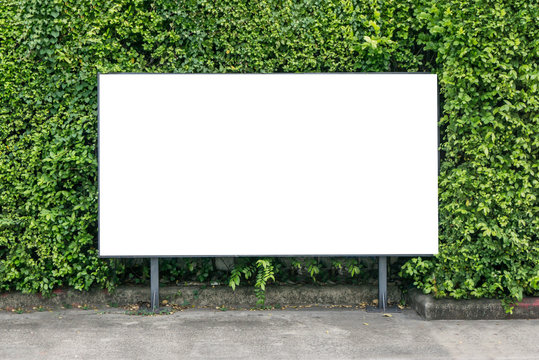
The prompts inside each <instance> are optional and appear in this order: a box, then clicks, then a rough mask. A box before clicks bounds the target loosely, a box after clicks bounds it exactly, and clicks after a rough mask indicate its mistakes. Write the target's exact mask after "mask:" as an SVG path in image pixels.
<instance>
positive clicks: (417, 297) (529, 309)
mask: <svg viewBox="0 0 539 360" xmlns="http://www.w3.org/2000/svg"><path fill="white" fill-rule="evenodd" d="M405 299H406V303H407V304H408V305H409V306H410V307H411V308H412V309H414V310H415V311H416V312H417V313H418V314H419V315H420V316H421V317H423V318H424V319H425V320H503V319H539V297H528V298H524V299H523V300H522V302H520V303H519V304H516V305H515V308H514V309H513V314H507V313H506V312H505V310H504V308H503V306H502V303H501V301H500V300H498V299H471V300H455V299H435V298H434V296H432V295H425V294H423V293H421V292H420V291H419V290H416V289H414V290H411V291H410V292H408V293H407V294H406V295H405Z"/></svg>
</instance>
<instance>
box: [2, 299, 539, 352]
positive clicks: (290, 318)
mask: <svg viewBox="0 0 539 360" xmlns="http://www.w3.org/2000/svg"><path fill="white" fill-rule="evenodd" d="M538 334H539V320H499V321H495V320H474V321H471V320H470V321H463V320H446V321H425V320H423V319H421V318H420V317H419V316H418V315H417V314H416V313H415V312H414V311H413V310H410V309H405V310H403V311H402V312H400V313H392V314H387V315H384V314H382V313H370V312H367V311H365V310H363V309H355V308H334V309H329V308H316V307H308V308H300V309H294V308H287V309H286V310H257V311H249V310H232V311H231V310H227V311H223V310H218V309H211V310H210V309H186V310H184V311H178V312H175V313H173V314H170V315H153V316H144V315H129V312H128V311H127V312H126V310H125V309H121V308H104V309H97V310H96V309H91V310H82V309H75V308H73V309H63V310H54V311H35V312H32V313H21V314H18V313H16V312H7V311H2V312H0V344H1V345H0V359H36V358H40V359H52V358H54V359H74V358H80V359H96V358H98V359H100V360H101V359H149V358H155V359H164V358H165V359H166V358H174V359H178V358H180V359H181V358H185V359H208V358H214V359H290V358H294V359H368V358H386V359H455V358H462V359H473V358H477V359H494V358H495V359H503V358H505V359H538V358H539V341H538V340H539V335H538Z"/></svg>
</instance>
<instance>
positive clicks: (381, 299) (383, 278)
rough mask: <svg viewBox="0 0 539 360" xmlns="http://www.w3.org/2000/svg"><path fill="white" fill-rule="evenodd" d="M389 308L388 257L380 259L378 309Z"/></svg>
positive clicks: (384, 309)
mask: <svg viewBox="0 0 539 360" xmlns="http://www.w3.org/2000/svg"><path fill="white" fill-rule="evenodd" d="M386 307H387V256H379V257H378V308H379V309H382V310H383V311H386Z"/></svg>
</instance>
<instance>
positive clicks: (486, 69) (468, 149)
mask: <svg viewBox="0 0 539 360" xmlns="http://www.w3.org/2000/svg"><path fill="white" fill-rule="evenodd" d="M537 5H538V4H537V2H536V1H531V0H528V1H523V0H511V1H502V0H476V1H473V2H470V1H464V0H447V1H443V2H440V1H435V0H395V1H391V0H386V1H381V0H380V1H372V0H369V1H359V0H354V1H350V0H330V1H322V0H319V1H286V0H268V1H246V0H223V1H218V2H214V1H209V0H208V1H203V0H187V1H176V0H174V1H173V0H155V1H148V0H116V1H108V0H79V1H70V0H61V1H60V0H47V1H45V0H6V1H2V2H1V3H0V291H7V290H18V291H25V292H43V293H48V292H50V291H51V290H52V289H54V288H56V287H60V286H70V287H74V288H76V289H81V290H83V289H88V288H89V287H90V286H92V285H94V284H96V285H98V286H102V287H108V288H112V287H113V286H114V285H115V284H117V283H118V282H121V281H128V280H129V278H130V277H133V276H134V275H133V273H132V272H130V269H132V265H133V264H132V263H130V262H129V261H110V260H104V259H99V258H98V257H97V249H96V246H97V242H96V241H97V240H96V235H97V220H96V218H97V182H96V174H97V161H96V138H97V76H96V75H97V73H98V72H100V73H107V72H196V73H200V72H206V73H225V72H227V73H233V72H241V73H246V72H255V73H270V72H387V71H414V72H418V71H419V72H423V71H429V72H436V73H437V74H438V76H439V81H440V91H441V116H442V117H441V121H440V128H441V135H442V138H441V156H442V158H441V160H442V162H441V174H440V179H439V184H440V191H439V198H440V254H439V255H438V256H436V257H434V258H429V259H411V260H410V261H408V262H407V263H406V264H405V265H404V266H403V268H402V271H401V275H402V276H403V277H405V278H409V279H411V280H412V281H413V283H414V284H415V285H416V286H418V287H419V288H421V289H423V290H425V291H426V292H433V293H435V294H436V295H439V296H452V297H456V298H461V297H499V298H503V299H508V300H509V299H519V298H521V297H522V296H523V294H534V293H536V292H537V282H538V280H539V240H538V233H539V220H538V218H539V216H538V215H539V205H538V203H537V196H538V194H539V180H538V179H539V176H538V174H537V172H538V171H539V169H538V167H539V162H538V157H537V155H538V145H539V134H538V132H539V131H538V130H539V120H538V93H537V87H538V77H539V73H538V65H537V60H538V55H539V30H538V28H537V25H536V22H537V21H536V20H537V19H538V18H539V6H537ZM142 145H143V144H142ZM398 176H399V175H398V174H395V179H396V181H398ZM388 221H389V223H388V226H391V223H390V221H391V220H390V219H389V220H388ZM253 241H256V239H253ZM214 262H215V259H213V260H211V259H184V260H181V261H165V262H164V263H163V265H164V269H165V273H166V274H167V276H169V277H170V278H171V279H176V280H181V279H183V278H185V277H195V278H198V279H209V278H211V277H212V273H215V267H214V265H213V263H214ZM281 263H282V261H280V260H279V259H243V260H240V261H238V262H237V264H236V265H232V267H231V269H230V271H229V272H228V274H224V275H223V276H225V277H227V278H228V279H229V280H230V283H231V285H235V284H237V283H238V282H239V279H240V278H245V277H246V276H250V278H257V276H258V277H260V279H261V280H262V287H261V286H260V283H259V282H258V280H256V281H255V286H257V284H258V288H259V289H260V288H262V289H263V285H264V284H265V282H266V281H269V280H271V279H272V276H273V275H276V276H279V274H280V273H281V274H282V273H284V272H285V271H284V270H282V269H283V267H282V266H280V265H281ZM326 263H327V262H326ZM329 264H331V265H330V266H329V268H331V269H333V270H338V271H341V270H342V269H343V268H344V269H349V270H348V274H349V275H356V274H357V271H356V270H358V264H357V261H355V260H347V261H346V262H345V263H343V262H340V261H337V260H335V261H333V262H329ZM289 265H290V264H289ZM293 265H294V266H295V267H296V268H300V269H301V268H302V267H303V268H305V269H306V271H307V272H311V271H312V272H313V273H311V275H316V269H319V268H320V266H318V265H319V262H317V260H316V259H304V260H303V261H302V262H297V261H296V262H293ZM294 266H292V267H294ZM313 266H314V267H313ZM133 269H134V268H133ZM137 269H138V270H137V271H141V272H142V274H138V275H142V276H144V272H145V271H147V268H145V267H142V268H140V267H139V268H137ZM313 269H314V270H313ZM138 275H137V276H138ZM137 276H135V277H137Z"/></svg>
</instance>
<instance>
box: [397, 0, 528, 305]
mask: <svg viewBox="0 0 539 360" xmlns="http://www.w3.org/2000/svg"><path fill="white" fill-rule="evenodd" d="M416 14H417V18H418V19H420V22H421V24H423V25H424V26H425V27H426V28H427V29H428V31H429V35H428V36H426V37H424V38H423V39H422V42H423V43H424V44H425V47H426V48H427V49H431V50H433V51H435V52H436V53H437V59H436V63H437V68H438V70H437V71H438V74H439V81H440V90H441V94H442V96H443V98H444V102H443V108H442V112H443V113H442V115H443V116H442V118H441V120H440V126H441V129H442V134H443V137H442V139H441V150H442V152H443V160H442V162H441V171H440V178H439V187H440V189H439V201H440V207H439V211H440V254H439V255H438V256H436V257H435V258H433V259H428V260H427V259H414V260H412V261H410V262H408V263H407V264H406V265H405V267H404V268H403V275H407V276H410V277H411V278H413V280H414V284H415V285H416V286H418V287H420V288H422V289H423V290H424V291H425V292H432V293H434V294H435V295H436V296H438V297H446V296H451V297H454V298H457V299H458V298H472V297H498V298H505V299H506V303H507V302H509V301H512V300H517V301H520V300H521V299H522V297H523V295H524V294H534V289H533V281H534V280H533V279H535V278H536V276H537V274H538V273H539V242H538V234H539V211H538V210H539V207H538V203H537V196H538V194H539V177H538V170H539V169H538V168H539V162H538V157H537V155H538V146H539V118H538V105H539V98H538V93H537V87H538V83H539V82H538V80H539V73H538V65H537V59H538V55H539V30H538V28H537V25H536V20H537V18H538V17H539V8H538V6H537V3H534V2H529V1H477V2H474V3H469V2H467V1H460V0H452V1H446V2H444V3H439V2H425V6H424V7H422V8H419V9H418V10H417V13H416Z"/></svg>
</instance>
